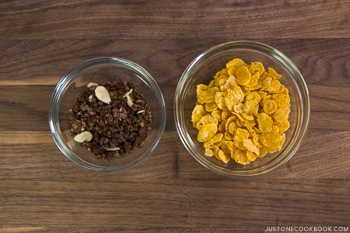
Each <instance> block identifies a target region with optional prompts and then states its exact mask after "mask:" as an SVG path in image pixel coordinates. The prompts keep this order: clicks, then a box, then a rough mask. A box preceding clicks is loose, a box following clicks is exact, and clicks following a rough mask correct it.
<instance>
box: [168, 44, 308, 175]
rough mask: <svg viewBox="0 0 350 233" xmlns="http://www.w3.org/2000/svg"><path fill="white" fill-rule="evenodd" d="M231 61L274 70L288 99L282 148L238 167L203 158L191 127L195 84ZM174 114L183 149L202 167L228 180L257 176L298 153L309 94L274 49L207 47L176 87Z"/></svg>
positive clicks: (294, 70) (295, 71)
mask: <svg viewBox="0 0 350 233" xmlns="http://www.w3.org/2000/svg"><path fill="white" fill-rule="evenodd" d="M233 58H241V59H243V60H244V61H245V62H246V63H247V64H250V62H252V61H260V62H262V63H263V64H264V66H265V68H266V69H267V67H268V66H270V67H272V68H274V69H275V70H276V71H277V72H278V73H280V74H281V75H282V78H281V79H280V81H281V83H283V84H284V85H285V86H286V87H287V88H288V89H289V94H290V98H291V113H290V115H289V121H290V128H289V129H288V131H287V132H286V140H285V143H284V145H283V147H282V149H281V150H280V151H279V152H276V153H271V154H267V155H266V156H265V157H263V158H258V159H256V160H255V161H254V162H251V163H250V164H249V165H240V164H237V163H235V162H234V161H233V160H232V159H231V161H230V162H229V163H228V164H225V163H223V162H221V161H219V160H218V159H216V158H215V156H213V157H207V156H205V155H204V148H203V144H202V143H199V142H198V141H197V139H196V138H197V129H195V128H193V126H192V122H191V114H192V110H193V108H194V106H195V104H196V87H197V85H198V84H209V82H210V81H211V80H212V79H213V76H214V75H215V73H216V72H217V71H219V70H221V69H222V68H224V67H225V64H226V63H227V62H228V61H230V60H232V59H233ZM174 115H175V116H174V117H175V124H176V128H177V131H178V134H179V137H180V139H181V141H182V143H183V145H184V147H185V148H186V149H187V150H188V152H189V153H190V154H191V155H192V156H193V158H194V159H195V160H197V161H198V162H199V163H200V164H202V165H203V166H204V167H206V168H208V169H209V170H211V171H213V172H216V173H218V174H222V175H225V176H228V177H249V176H256V175H261V174H265V173H267V172H270V171H272V170H274V169H276V168H277V167H279V166H280V165H282V164H284V163H286V162H287V161H288V160H289V159H290V158H291V157H292V156H293V155H294V154H295V153H296V151H297V150H298V148H299V146H300V144H301V142H302V139H303V137H304V135H305V133H306V131H307V128H308V124H309V117H310V100H309V92H308V89H307V86H306V83H305V81H304V78H303V77H302V75H301V73H300V72H299V70H298V69H297V67H296V66H295V65H294V64H293V62H292V61H291V60H290V59H289V58H288V57H286V56H285V55H284V54H282V53H281V52H279V51H278V50H276V49H275V48H272V47H270V46H268V45H265V44H262V43H258V42H254V41H232V42H227V43H224V44H220V45H217V46H215V47H213V48H210V49H209V50H207V51H205V52H203V53H202V54H200V55H199V56H198V57H197V58H195V59H194V60H193V61H192V62H191V63H190V64H189V66H188V67H187V68H186V70H185V71H184V72H183V74H182V76H181V78H180V80H179V82H178V85H177V88H176V92H175V100H174Z"/></svg>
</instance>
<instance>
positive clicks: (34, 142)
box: [0, 0, 350, 232]
mask: <svg viewBox="0 0 350 233" xmlns="http://www.w3.org/2000/svg"><path fill="white" fill-rule="evenodd" d="M349 12H350V2H349V1H347V0H343V1H342V0H339V1H302V0H298V1H279V0H271V1H256V2H255V1H243V0H240V1H229V0H223V1H211V0H202V1H171V0H165V1H161V0H157V1H147V2H146V1H141V0H137V1H129V0H124V1H122V0H121V1H97V0H90V1H81V0H80V1H77V0H73V1H72V0H57V1H44V0H37V1H26V0H15V1H0V107H1V109H0V232H143V231H149V232H232V231H237V232H264V231H265V229H267V230H269V229H270V231H271V230H273V228H272V227H275V230H278V231H279V232H283V231H286V230H288V228H287V227H290V226H295V227H298V229H299V230H300V229H302V228H305V227H318V228H314V229H316V230H317V229H321V228H320V227H331V228H332V230H334V231H335V230H337V229H338V230H339V229H343V230H347V232H349V227H350V217H349V216H350V152H349V150H350V118H349V113H350V75H349V73H350V21H349V20H350V16H349ZM238 39H249V40H258V41H260V42H263V43H266V44H269V45H271V46H274V47H276V48H277V49H279V50H280V51H282V52H283V53H284V54H286V55H287V56H288V57H290V58H291V60H292V61H293V62H294V63H295V64H296V65H297V66H298V68H299V69H300V71H301V73H302V74H303V76H304V78H305V80H306V83H307V85H308V88H309V91H310V99H311V119H310V125H309V130H308V133H307V135H306V137H305V139H304V141H303V143H302V145H301V147H300V149H299V151H298V152H297V153H296V154H295V156H294V157H293V158H292V159H291V160H290V161H289V162H288V164H287V165H284V166H282V167H281V168H279V169H278V170H276V171H275V172H272V173H269V174H267V175H264V176H261V177H258V178H253V179H244V180H239V179H229V178H226V177H223V176H220V175H217V174H215V173H213V172H210V171H208V170H206V169H205V168H204V167H202V166H201V165H200V164H199V163H198V162H196V161H195V160H194V159H193V158H192V157H191V156H190V155H189V154H188V153H187V151H186V150H185V148H184V147H183V146H182V144H181V142H180V140H179V137H178V134H177V132H176V129H175V125H174V119H173V105H172V103H173V100H174V90H175V87H176V84H177V82H178V80H179V77H180V75H181V73H182V72H183V71H184V69H185V67H186V66H187V65H188V64H189V63H190V62H191V61H192V60H193V59H194V58H195V57H196V56H197V55H198V54H199V53H201V52H203V51H204V50H206V49H208V48H210V47H212V46H214V45H216V44H219V43H222V42H226V41H231V40H238ZM99 56H117V57H123V58H126V59H130V60H133V61H135V62H137V63H139V64H140V65H141V66H143V67H144V68H146V69H147V70H148V71H149V72H150V73H151V74H152V75H153V76H154V77H155V79H156V80H157V82H158V83H159V85H160V87H161V89H162V90H163V93H164V97H165V100H166V103H167V123H166V129H165V133H164V136H163V138H162V140H161V141H160V144H159V146H158V147H157V148H156V150H155V151H154V153H153V154H152V155H151V156H150V157H149V158H147V159H146V160H145V161H144V162H143V163H141V164H140V165H138V166H137V167H135V168H133V169H130V170H127V171H123V172H118V173H107V174H106V173H96V172H91V171H87V170H83V169H82V168H79V167H77V166H76V165H74V164H72V163H71V162H70V161H69V160H68V159H67V158H65V157H64V156H63V155H62V154H61V153H60V152H59V150H58V149H57V147H56V145H55V144H54V142H53V139H52V137H51V135H50V130H49V125H48V107H49V102H50V98H51V93H52V92H53V90H54V88H55V85H56V83H57V82H58V81H59V80H60V79H61V77H62V76H63V75H64V74H65V73H66V72H68V71H69V70H70V69H71V68H73V67H74V66H75V65H77V64H79V63H81V62H83V61H84V60H87V59H90V58H94V57H99ZM269 227H270V228H269ZM334 227H343V228H334ZM289 229H291V228H289ZM298 229H293V230H294V232H296V231H295V230H298ZM327 229H329V228H327ZM304 230H305V229H304ZM266 232H268V231H266Z"/></svg>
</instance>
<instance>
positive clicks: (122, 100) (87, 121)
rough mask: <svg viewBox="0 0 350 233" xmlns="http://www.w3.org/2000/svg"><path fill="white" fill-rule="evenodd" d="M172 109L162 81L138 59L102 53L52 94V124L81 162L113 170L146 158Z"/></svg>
mask: <svg viewBox="0 0 350 233" xmlns="http://www.w3.org/2000/svg"><path fill="white" fill-rule="evenodd" d="M165 121H166V107H165V102H164V98H163V94H162V92H161V89H160V88H159V86H158V84H157V82H156V80H155V79H154V78H153V77H152V76H151V74H150V73H148V72H147V71H146V70H145V69H144V68H143V67H141V66H140V65H138V64H136V63H135V62H133V61H130V60H127V59H124V58H116V57H100V58H94V59H91V60H87V61H85V62H83V63H81V64H79V65H77V66H76V67H74V68H73V69H72V70H71V71H69V72H68V73H67V74H65V75H64V76H63V77H62V79H61V80H60V81H59V82H58V84H57V85H56V88H55V90H54V92H53V94H52V97H51V103H50V109H49V126H50V130H51V134H52V137H53V139H54V142H55V143H56V145H57V147H58V149H59V150H60V151H61V152H62V154H63V155H64V156H66V157H67V158H68V159H69V160H70V161H72V162H73V163H75V164H76V165H78V166H80V167H83V168H86V169H88V170H92V171H99V172H113V171H122V170H126V169H129V168H131V167H134V166H136V165H138V164H139V163H141V162H142V161H144V160H145V159H146V158H147V157H148V156H149V155H150V154H151V153H152V152H153V151H154V149H155V148H156V146H157V145H158V143H159V141H160V139H161V137H162V135H163V132H164V129H165Z"/></svg>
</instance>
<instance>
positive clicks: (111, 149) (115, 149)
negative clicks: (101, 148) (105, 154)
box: [106, 147, 120, 151]
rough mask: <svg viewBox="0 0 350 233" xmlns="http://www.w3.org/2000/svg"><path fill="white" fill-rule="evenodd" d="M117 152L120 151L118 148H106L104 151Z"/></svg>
mask: <svg viewBox="0 0 350 233" xmlns="http://www.w3.org/2000/svg"><path fill="white" fill-rule="evenodd" d="M117 150H120V148H119V147H110V148H107V149H106V151H117Z"/></svg>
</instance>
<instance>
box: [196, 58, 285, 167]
mask: <svg viewBox="0 0 350 233" xmlns="http://www.w3.org/2000/svg"><path fill="white" fill-rule="evenodd" d="M281 77H282V76H281V75H280V74H278V73H277V72H276V71H275V70H274V69H273V68H271V67H268V68H267V70H265V68H264V65H263V64H262V63H261V62H252V63H251V64H250V65H248V64H246V63H245V62H244V61H243V60H242V59H240V58H235V59H232V60H231V61H229V62H227V63H226V67H225V68H223V69H222V70H220V71H218V72H217V73H216V74H215V76H214V79H213V80H212V81H211V82H210V83H209V85H205V84H199V85H198V86H197V103H196V106H195V107H194V109H193V111H192V124H193V127H195V128H196V129H197V130H198V134H197V141H198V142H202V143H203V146H204V153H205V155H206V156H208V157H213V156H215V157H216V158H217V159H219V160H221V161H222V162H224V163H228V162H229V161H230V160H231V159H232V160H234V161H235V162H236V163H239V164H242V165H246V164H249V163H250V162H252V161H255V160H256V159H257V158H262V157H264V156H265V155H266V154H267V153H272V152H276V151H279V150H281V148H282V146H283V143H284V141H285V139H286V135H285V132H286V131H287V130H288V129H289V127H290V123H289V121H288V118H289V114H290V97H289V92H288V89H287V88H286V87H285V86H284V85H283V84H282V83H281V82H280V81H279V79H280V78H281Z"/></svg>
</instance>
